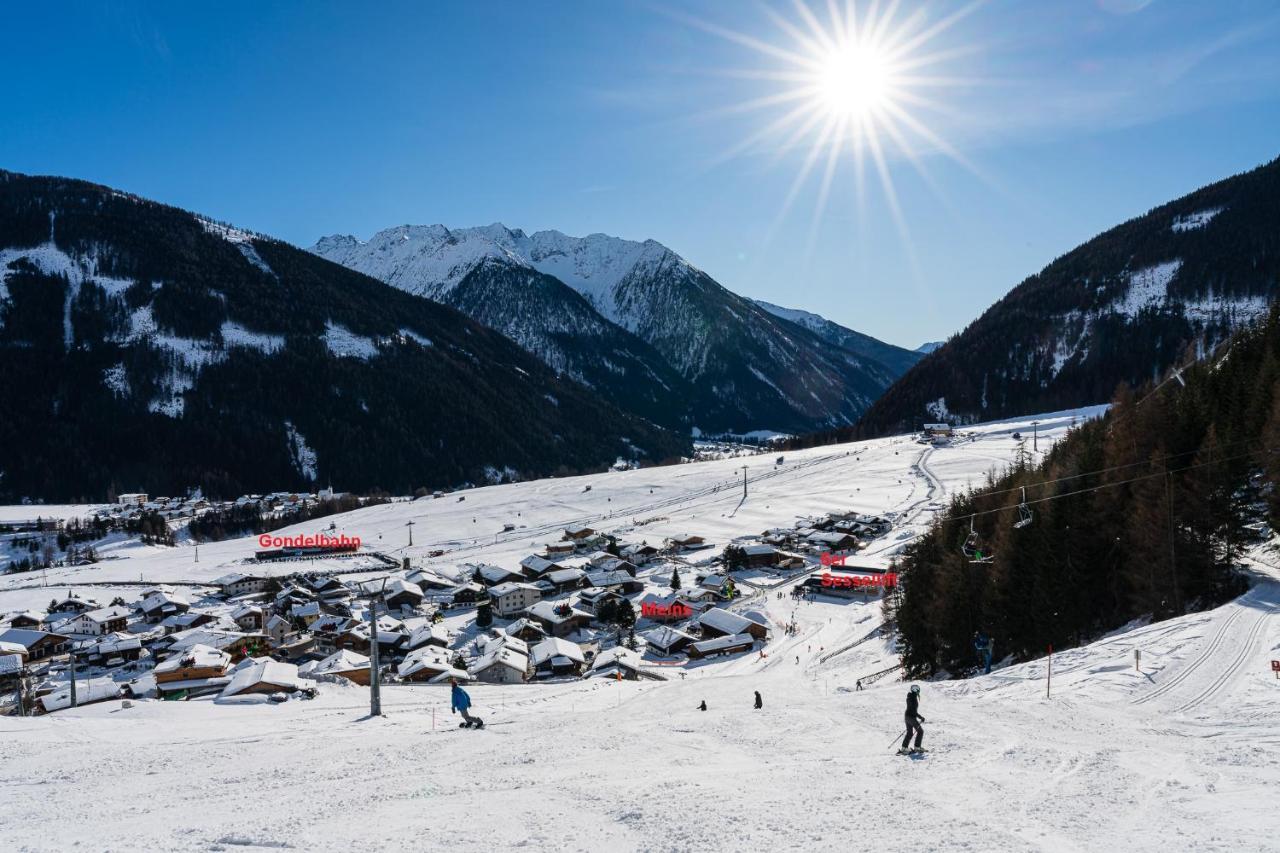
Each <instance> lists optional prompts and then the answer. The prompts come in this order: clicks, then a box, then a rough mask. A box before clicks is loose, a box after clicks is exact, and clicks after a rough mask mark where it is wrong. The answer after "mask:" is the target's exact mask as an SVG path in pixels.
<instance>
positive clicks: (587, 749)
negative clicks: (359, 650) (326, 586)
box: [0, 567, 1280, 853]
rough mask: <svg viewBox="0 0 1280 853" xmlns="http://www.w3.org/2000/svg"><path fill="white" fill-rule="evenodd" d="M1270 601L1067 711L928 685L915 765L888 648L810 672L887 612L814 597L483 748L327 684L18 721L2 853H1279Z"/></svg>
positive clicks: (418, 689)
mask: <svg viewBox="0 0 1280 853" xmlns="http://www.w3.org/2000/svg"><path fill="white" fill-rule="evenodd" d="M1263 570H1264V571H1265V572H1267V573H1273V572H1274V570H1272V569H1270V568H1269V567H1263ZM1278 607H1280V583H1277V582H1276V580H1275V577H1274V575H1272V574H1268V575H1266V576H1265V577H1264V578H1263V579H1261V580H1260V582H1259V583H1258V585H1256V586H1255V587H1254V588H1253V590H1252V591H1251V592H1250V593H1249V594H1247V595H1246V596H1244V597H1242V598H1241V599H1239V600H1237V601H1236V602H1233V603H1231V604H1229V605H1227V606H1225V607H1223V608H1219V609H1218V610H1215V611H1211V612H1208V613H1197V614H1192V615H1188V616H1185V617H1181V618H1179V619H1175V620H1170V621H1168V622H1163V623H1159V624H1157V625H1143V626H1136V627H1133V628H1131V629H1128V630H1126V631H1122V632H1119V633H1117V634H1115V635H1114V636H1111V637H1108V638H1105V639H1103V640H1100V641H1099V642H1096V643H1094V644H1092V645H1090V646H1087V647H1084V648H1080V649H1075V650H1072V651H1071V652H1068V653H1066V654H1062V655H1056V656H1055V657H1054V660H1053V668H1054V676H1053V687H1052V691H1053V693H1052V697H1051V698H1046V696H1045V688H1046V685H1045V674H1046V673H1045V670H1046V666H1047V661H1045V660H1039V661H1033V662H1030V663H1027V664H1023V665H1019V666H1013V667H1009V668H1006V669H1003V670H998V671H997V672H994V673H993V674H992V675H990V676H985V677H979V678H974V679H971V680H968V681H961V682H938V683H930V684H926V685H924V692H923V695H922V700H921V713H922V714H923V715H924V716H925V717H926V719H927V722H926V723H925V726H924V728H925V732H926V740H925V744H926V746H927V747H928V748H929V749H930V750H931V751H930V752H929V753H928V754H927V755H926V756H924V757H922V758H904V757H900V756H897V755H895V754H894V743H893V741H892V740H891V739H894V735H895V733H900V732H901V731H902V723H901V720H902V717H901V713H902V708H903V704H904V695H905V691H906V687H905V685H904V684H903V683H902V682H899V681H893V680H890V679H882V680H881V681H878V682H876V683H875V684H873V685H871V686H870V687H868V688H867V689H866V690H864V691H861V692H855V691H854V690H853V686H854V682H855V680H856V679H857V678H858V677H860V676H861V675H864V674H866V670H868V669H870V668H872V667H876V666H880V665H881V664H882V663H883V661H884V657H885V655H886V648H885V647H884V645H883V643H877V642H868V643H863V644H861V645H859V646H856V647H855V648H853V649H850V650H849V651H847V652H844V653H841V654H837V655H835V656H834V657H831V658H830V659H828V660H826V661H825V662H824V661H823V660H822V658H823V657H824V656H825V655H826V652H829V651H831V650H832V649H833V647H834V646H835V644H837V643H840V642H842V641H843V640H846V639H848V638H851V637H856V636H857V635H859V634H861V633H863V632H864V629H866V628H867V626H869V625H872V624H874V622H875V621H876V614H875V612H874V611H875V610H876V606H875V605H874V604H872V605H860V604H848V605H837V604H809V605H801V606H800V608H799V610H800V613H799V614H798V617H797V618H798V621H800V623H801V628H802V630H801V635H800V636H798V637H785V638H782V639H775V640H774V642H773V643H772V644H771V645H770V647H769V656H768V658H766V659H764V660H760V659H759V658H758V657H756V656H748V657H744V658H738V659H737V660H735V661H734V662H732V663H731V664H729V665H726V666H725V667H722V668H719V669H718V670H717V671H716V672H715V674H714V675H712V676H709V677H698V674H697V673H695V674H694V675H692V676H691V677H690V678H688V679H686V680H683V681H680V680H675V681H668V682H639V683H632V682H621V683H617V682H610V681H599V680H589V681H586V682H575V683H560V684H532V685H521V686H510V687H499V686H486V685H476V686H474V687H472V688H470V690H471V693H472V696H473V699H474V700H475V704H476V707H475V708H473V711H475V712H476V713H478V714H479V715H480V716H482V717H483V718H484V719H485V720H486V722H487V724H488V725H487V728H486V729H485V730H482V731H464V730H460V729H457V728H456V721H457V719H458V718H456V717H452V716H450V714H449V711H448V693H447V688H445V687H435V686H403V685H402V686H391V687H387V688H385V689H384V693H383V706H384V710H385V714H386V716H385V717H383V718H381V719H369V718H367V716H366V714H367V708H368V703H367V693H366V691H365V690H364V689H363V688H358V687H355V686H338V685H328V684H326V685H324V691H323V692H322V694H321V695H320V697H319V698H317V699H315V700H314V701H311V702H289V703H285V704H283V705H279V706H275V705H267V704H255V705H214V704H213V703H211V702H208V701H193V702H184V703H161V702H140V703H137V704H135V705H134V707H132V708H129V709H122V708H121V706H120V703H117V702H111V703H103V704H99V705H93V706H87V707H84V708H79V709H75V710H72V711H64V712H60V713H59V714H56V715H52V716H48V717H43V718H36V719H13V718H6V719H5V720H4V721H3V723H0V726H2V728H0V738H3V742H4V746H5V756H6V758H5V761H4V762H2V763H0V786H2V787H3V790H4V791H5V803H6V808H4V809H3V810H0V848H3V849H15V850H17V849H21V850H32V851H45V850H65V849H70V848H72V847H76V846H79V847H81V848H87V849H93V850H133V849H164V850H239V849H278V848H292V849H305V850H320V851H326V850H334V851H339V850H351V849H354V848H357V847H359V848H361V849H384V850H385V849H410V850H444V849H448V850H464V851H470V850H476V851H480V850H494V849H507V848H512V847H527V848H532V849H548V850H610V851H615V850H616V851H639V850H662V851H667V850H670V851H684V850H699V851H701V850H758V849H777V850H851V849H867V850H912V851H916V850H983V851H1025V850H1054V851H1058V850H1068V851H1070V850H1116V849H1119V850H1136V851H1161V853H1167V851H1171V850H1232V851H1265V850H1274V849H1275V837H1276V832H1277V830H1280V819H1278V818H1277V816H1276V812H1275V803H1274V801H1275V797H1274V792H1275V791H1276V790H1280V760H1278V759H1277V757H1276V750H1277V748H1280V710H1278V709H1280V703H1278V701H1277V700H1280V682H1277V681H1276V680H1275V679H1274V677H1273V676H1272V675H1271V673H1270V672H1269V671H1267V669H1266V666H1265V658H1266V657H1267V653H1268V650H1271V649H1275V648H1276V646H1277V644H1280V621H1278V620H1277V618H1276V613H1277V608H1278ZM820 645H824V646H825V649H826V652H819V647H820ZM869 646H871V647H877V648H868V647H869ZM1134 648H1140V649H1142V651H1143V667H1142V671H1141V672H1138V671H1135V668H1134V665H1133V654H1132V650H1133V649H1134ZM1271 655H1272V656H1275V653H1274V652H1271ZM797 656H798V657H799V659H800V660H799V663H797V662H796V657H797ZM754 690H759V691H760V692H761V693H762V694H763V697H764V709H763V710H761V711H755V710H752V707H751V706H752V698H753V696H752V691H754ZM703 700H705V701H706V702H707V705H708V710H707V711H706V712H705V713H704V712H700V711H698V710H696V707H697V705H698V703H699V702H701V701H703ZM37 782H50V783H53V784H37ZM60 783H73V784H60Z"/></svg>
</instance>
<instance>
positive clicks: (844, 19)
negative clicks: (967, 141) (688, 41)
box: [672, 0, 984, 243]
mask: <svg viewBox="0 0 1280 853" xmlns="http://www.w3.org/2000/svg"><path fill="white" fill-rule="evenodd" d="M983 2H984V0H971V2H969V3H968V4H965V5H959V4H957V3H952V2H949V0H947V2H923V0H922V2H917V3H912V4H911V5H910V6H907V11H903V7H904V6H906V4H903V3H901V0H888V2H881V0H825V2H823V1H822V0H792V2H791V4H790V7H791V10H792V12H793V14H784V13H783V12H780V11H776V10H775V9H774V8H773V7H772V6H771V5H769V4H768V3H765V4H764V5H762V6H761V7H760V8H761V9H762V11H763V13H764V15H765V16H766V17H767V18H768V22H769V23H770V24H771V25H772V28H773V31H774V32H773V33H772V35H762V34H761V32H760V31H756V32H750V33H748V32H741V31H738V30H734V29H729V28H727V27H723V26H720V25H717V24H714V23H711V22H708V21H705V20H699V19H695V18H692V17H689V16H686V15H682V14H676V13H672V14H673V16H675V17H678V18H679V19H680V20H682V21H683V22H684V23H686V24H689V25H691V26H694V27H697V28H699V29H701V30H704V31H706V32H708V33H711V34H712V35H715V36H718V37H719V38H722V39H725V40H726V41H730V42H733V43H735V44H737V45H739V46H742V47H745V48H748V49H749V50H751V51H752V52H754V53H755V54H756V55H757V56H759V57H761V58H762V60H763V62H758V63H756V64H754V65H753V67H748V68H738V69H724V70H722V71H721V72H720V73H721V74H722V75H724V76H729V77H739V78H742V79H746V80H749V81H751V85H752V86H753V87H755V88H756V89H757V90H760V89H762V90H763V91H760V92H759V94H758V95H757V96H756V97H753V98H751V99H750V100H747V101H744V102H740V103H737V104H733V105H730V106H726V107H724V108H722V109H719V110H712V111H709V112H708V113H705V114H704V115H705V116H706V117H714V118H719V117H722V116H728V115H738V114H743V113H757V112H758V113H762V114H766V115H767V118H766V119H765V120H764V122H763V123H762V125H761V126H759V127H757V128H755V129H754V130H752V131H750V132H748V133H746V134H745V135H744V136H742V137H741V138H739V139H738V140H737V141H736V142H734V143H733V144H732V145H730V146H729V147H728V148H727V150H725V151H724V152H723V153H722V154H721V155H720V156H719V157H717V158H716V159H715V160H714V161H713V163H712V165H715V164H716V163H721V162H724V161H727V160H729V159H732V158H735V157H739V156H750V155H753V154H765V155H769V154H772V155H773V158H774V160H775V162H776V161H777V160H780V159H782V158H788V159H790V157H789V155H792V154H794V153H796V152H799V154H800V158H799V159H800V166H799V171H798V173H797V174H796V177H795V180H794V181H792V184H791V187H790V189H789V191H788V192H787V196H786V198H785V199H784V200H783V202H782V204H781V209H780V210H779V212H778V215H777V217H776V219H775V223H774V228H776V227H777V226H778V224H779V223H780V222H781V220H782V219H783V218H784V217H785V216H786V215H787V213H788V211H789V210H790V208H791V206H792V203H793V202H794V201H795V200H796V198H797V197H798V196H799V194H800V191H801V190H802V188H803V187H804V186H805V185H807V184H808V183H809V182H810V181H811V180H817V182H818V184H817V187H818V191H817V194H816V203H815V204H816V207H815V210H814V213H813V218H812V222H811V225H810V240H811V241H812V239H813V235H814V233H815V232H816V228H817V225H818V223H819V222H820V221H821V220H822V218H823V214H824V212H825V208H826V204H827V201H828V199H829V197H830V195H831V192H832V190H833V187H835V186H836V185H837V183H838V182H837V173H838V172H839V171H840V168H841V167H842V166H843V165H844V164H845V163H848V164H850V165H851V167H852V172H853V176H854V180H853V182H852V184H853V186H854V188H855V190H856V193H857V200H858V206H859V211H860V215H859V217H858V221H859V222H860V223H861V222H862V221H863V219H864V218H865V216H864V214H863V213H862V209H863V206H864V205H865V204H866V188H867V186H868V185H869V184H870V183H871V182H872V181H876V180H877V179H878V184H879V187H880V190H881V195H882V196H883V199H884V202H885V204H886V205H887V208H888V211H889V213H890V215H891V216H892V218H893V220H894V222H895V224H896V226H897V229H898V231H899V232H900V235H901V237H902V238H903V240H904V242H906V243H909V242H910V241H909V239H908V235H907V227H906V221H905V218H904V217H903V214H902V210H901V208H900V206H899V203H898V197H897V191H896V189H895V187H894V182H893V177H892V175H893V168H891V166H892V163H893V161H895V160H906V161H908V162H909V163H910V164H911V165H912V166H913V167H914V168H915V170H916V171H917V172H918V173H919V174H920V175H921V177H922V178H924V179H925V181H926V183H928V184H930V185H931V186H932V185H933V181H932V179H931V178H930V176H929V175H928V173H927V170H926V167H925V163H924V160H925V159H926V158H927V157H928V156H931V155H933V154H942V155H944V156H946V157H949V158H951V159H952V160H954V161H955V162H957V163H959V164H960V165H962V166H964V167H965V168H967V169H969V170H970V171H971V172H973V173H974V174H975V175H979V176H981V173H980V172H979V170H978V169H977V168H976V167H975V166H974V165H973V164H972V163H970V162H969V161H968V160H967V159H965V158H964V156H963V155H961V154H960V152H959V151H957V150H956V149H955V147H954V146H952V145H951V144H950V143H948V142H947V140H946V139H945V138H944V135H943V133H942V132H941V131H940V130H939V127H941V126H943V124H944V122H943V121H939V120H938V119H940V118H950V119H951V120H953V121H954V120H955V119H956V116H957V111H956V110H955V109H954V106H953V104H952V103H951V101H952V99H951V98H950V97H948V95H949V94H950V93H952V92H955V91H957V90H961V91H963V90H965V89H970V88H973V86H974V85H975V83H976V82H978V81H975V80H974V79H972V78H966V77H963V76H961V75H958V74H955V73H952V72H951V69H950V65H951V64H952V63H953V62H955V61H957V60H958V59H959V58H961V57H964V56H967V55H970V54H972V53H976V52H977V46H976V45H974V44H968V45H966V44H957V43H955V40H954V39H950V38H947V39H944V38H943V37H944V34H947V33H948V32H949V31H951V30H952V29H953V28H954V27H955V25H956V24H957V22H959V21H961V20H962V19H963V18H965V17H967V16H968V15H969V14H971V13H972V12H973V11H974V10H975V9H977V8H979V7H980V6H981V5H982V4H983ZM782 8H785V7H782ZM944 42H949V43H944ZM769 114H772V115H769ZM772 230H773V229H771V233H772Z"/></svg>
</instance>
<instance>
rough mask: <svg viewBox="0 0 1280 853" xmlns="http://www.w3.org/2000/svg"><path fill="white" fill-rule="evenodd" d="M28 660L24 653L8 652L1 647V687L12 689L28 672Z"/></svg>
mask: <svg viewBox="0 0 1280 853" xmlns="http://www.w3.org/2000/svg"><path fill="white" fill-rule="evenodd" d="M26 667H27V664H26V661H25V660H23V658H22V655H16V654H6V653H5V651H4V649H2V648H0V689H4V690H11V689H13V688H14V686H15V685H16V684H17V683H18V682H19V681H20V680H21V679H22V677H23V674H24V673H25V672H26Z"/></svg>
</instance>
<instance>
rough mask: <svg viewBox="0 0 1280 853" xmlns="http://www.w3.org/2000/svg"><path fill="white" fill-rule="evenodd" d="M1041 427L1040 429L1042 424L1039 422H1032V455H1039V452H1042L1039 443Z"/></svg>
mask: <svg viewBox="0 0 1280 853" xmlns="http://www.w3.org/2000/svg"><path fill="white" fill-rule="evenodd" d="M1039 427H1040V422H1039V421H1032V422H1031V452H1032V453H1039V452H1040V441H1039V438H1040V430H1039Z"/></svg>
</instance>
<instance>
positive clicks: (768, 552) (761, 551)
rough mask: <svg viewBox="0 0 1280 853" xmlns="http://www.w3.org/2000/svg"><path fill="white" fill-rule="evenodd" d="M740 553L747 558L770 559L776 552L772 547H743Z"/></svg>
mask: <svg viewBox="0 0 1280 853" xmlns="http://www.w3.org/2000/svg"><path fill="white" fill-rule="evenodd" d="M742 553H744V554H746V555H747V556H748V557H772V556H773V555H774V554H776V553H778V551H777V549H776V548H774V547H773V546H772V545H746V546H744V547H743V549H742Z"/></svg>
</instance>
